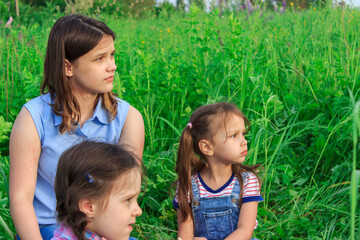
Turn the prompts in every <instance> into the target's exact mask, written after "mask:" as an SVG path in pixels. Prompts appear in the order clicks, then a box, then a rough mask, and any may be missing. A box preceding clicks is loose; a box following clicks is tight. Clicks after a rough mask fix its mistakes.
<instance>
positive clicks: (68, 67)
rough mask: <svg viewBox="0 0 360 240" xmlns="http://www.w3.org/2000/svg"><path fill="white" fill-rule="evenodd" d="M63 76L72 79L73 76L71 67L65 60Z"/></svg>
mask: <svg viewBox="0 0 360 240" xmlns="http://www.w3.org/2000/svg"><path fill="white" fill-rule="evenodd" d="M65 74H66V76H67V77H72V76H73V75H74V72H73V67H72V65H71V63H70V62H69V60H67V59H65Z"/></svg>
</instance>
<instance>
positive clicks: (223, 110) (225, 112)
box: [176, 102, 259, 221]
mask: <svg viewBox="0 0 360 240" xmlns="http://www.w3.org/2000/svg"><path fill="white" fill-rule="evenodd" d="M233 114H235V115H237V116H240V117H242V118H243V119H244V121H245V126H246V128H247V129H249V127H250V123H249V121H248V119H247V118H246V117H245V115H244V114H243V113H242V112H241V111H240V110H239V109H238V108H237V107H236V106H235V105H233V104H231V103H226V102H219V103H214V104H209V105H205V106H201V107H199V108H198V109H196V110H195V112H194V113H193V114H192V115H191V117H190V120H189V123H191V125H192V126H191V127H189V126H187V127H185V129H184V130H183V132H182V134H181V137H180V145H179V149H178V155H177V161H176V173H177V174H178V179H177V181H176V184H177V187H178V189H177V199H178V203H179V206H180V211H181V214H182V216H183V219H182V220H183V221H185V220H186V219H187V218H188V217H189V216H190V217H191V218H192V217H193V216H192V210H191V206H190V205H189V202H188V195H189V193H190V201H192V199H193V193H192V187H191V185H192V184H191V176H192V175H193V174H195V173H196V172H198V171H200V170H201V169H202V168H203V167H204V166H205V164H206V158H205V155H204V154H203V153H202V151H201V150H200V148H199V141H200V140H201V139H208V140H210V139H212V137H213V136H214V135H215V133H216V131H217V129H218V127H219V126H220V124H222V123H223V124H224V126H225V128H226V123H227V122H228V120H229V118H230V117H231V116H232V115H233ZM258 167H259V165H254V166H245V165H243V164H233V165H232V170H233V172H234V173H235V176H236V177H237V179H238V180H239V183H240V186H241V193H240V199H239V206H241V200H242V195H243V178H242V175H241V173H243V172H247V171H251V172H253V173H254V174H255V175H256V177H257V178H258V176H257V174H256V171H255V170H256V169H257V168H258Z"/></svg>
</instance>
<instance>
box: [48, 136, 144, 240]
mask: <svg viewBox="0 0 360 240" xmlns="http://www.w3.org/2000/svg"><path fill="white" fill-rule="evenodd" d="M141 175H142V171H141V167H140V165H139V161H137V160H136V157H135V156H134V155H133V154H132V153H131V152H129V151H128V150H126V148H124V147H123V146H120V145H115V144H109V143H103V142H94V141H83V142H81V143H79V144H77V145H75V146H73V147H71V148H70V149H68V150H66V151H65V152H64V153H63V154H62V155H61V156H60V159H59V164H58V168H57V173H56V177H55V194H56V200H57V204H56V210H57V216H58V220H59V222H61V224H60V227H59V228H57V229H56V230H55V232H54V237H53V238H52V240H85V239H92V240H101V239H106V240H128V239H134V238H131V237H130V233H131V231H132V229H133V225H134V224H135V222H136V217H138V216H140V215H141V213H142V211H141V209H140V207H139V205H138V203H137V198H138V196H139V193H140V188H141ZM129 237H130V238H129Z"/></svg>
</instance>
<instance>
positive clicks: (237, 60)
mask: <svg viewBox="0 0 360 240" xmlns="http://www.w3.org/2000/svg"><path fill="white" fill-rule="evenodd" d="M59 16H61V13H58V12H57V11H56V10H55V8H52V7H48V8H46V9H43V10H42V11H41V12H40V13H37V15H36V16H35V15H31V16H29V17H27V18H24V19H23V20H22V21H15V22H14V23H13V25H12V27H11V28H5V27H4V25H2V26H1V30H0V34H1V38H0V56H1V58H0V65H1V66H2V67H1V68H0V89H1V95H0V98H1V105H0V151H1V154H0V157H1V165H0V169H1V172H0V173H1V175H2V177H1V178H0V214H1V215H0V216H1V218H0V229H1V230H0V239H10V238H11V237H10V236H11V235H12V234H13V233H15V229H14V227H13V224H12V222H11V217H10V214H9V210H8V207H9V206H8V182H7V179H8V172H9V157H8V136H9V131H10V129H11V124H12V122H13V121H14V119H15V117H16V115H17V113H18V112H19V110H20V109H21V106H22V104H24V103H25V102H26V101H28V100H29V99H31V98H34V97H36V96H38V95H39V93H40V90H39V86H40V82H41V78H42V70H43V61H44V55H45V48H46V40H47V36H48V34H49V31H50V29H51V27H52V25H53V23H54V21H55V20H56V19H57V18H58V17H59ZM99 17H100V19H101V20H103V21H105V22H106V23H107V24H108V25H109V26H110V27H111V28H112V29H113V30H114V31H115V33H116V34H117V38H116V41H115V47H116V49H117V50H116V51H117V52H116V63H117V66H118V68H117V74H116V87H115V89H114V91H115V92H116V93H117V94H118V95H119V96H120V97H121V98H123V99H125V100H126V101H128V102H129V103H131V104H132V105H133V106H134V107H136V108H137V109H139V111H140V112H141V113H142V115H143V117H144V121H145V128H146V130H145V131H146V143H145V151H144V159H143V160H144V163H145V166H146V169H147V171H146V172H147V183H146V186H145V185H144V191H143V194H142V196H141V198H140V199H139V203H140V205H141V207H142V209H143V210H144V213H143V215H142V216H141V217H140V218H139V221H138V222H139V224H138V225H137V227H136V229H135V230H134V232H133V234H132V235H133V236H134V237H136V238H139V239H140V240H142V239H175V237H176V214H175V211H174V209H173V208H172V203H171V202H172V196H173V193H174V189H172V188H171V185H172V183H173V182H174V180H175V178H176V174H175V173H174V166H175V160H176V150H177V146H178V139H179V135H180V132H181V131H182V128H183V127H185V125H186V124H187V122H188V119H189V117H190V115H191V113H192V112H193V110H195V109H196V108H197V107H199V106H201V105H203V104H206V103H212V102H216V101H231V102H233V103H235V104H236V105H238V106H239V107H240V109H242V110H243V112H244V113H245V115H246V116H247V117H248V119H249V120H250V122H251V129H250V132H249V134H248V136H247V138H248V139H249V148H250V150H249V154H248V158H247V160H246V163H247V164H254V163H260V164H262V165H263V167H264V169H263V170H262V171H261V173H260V174H261V178H262V195H263V197H264V199H265V201H264V202H262V203H260V205H259V211H258V221H259V227H258V228H257V230H256V231H255V236H256V237H257V238H259V239H359V238H358V237H356V236H359V234H360V231H359V230H360V226H359V213H360V211H359V209H360V208H359V195H358V191H357V189H358V186H359V184H358V183H359V179H360V171H357V170H356V169H360V166H359V165H360V163H359V161H358V160H359V159H360V157H359V153H360V143H359V130H360V120H359V108H360V102H359V101H360V93H359V89H360V74H359V71H360V62H359V61H360V59H359V54H360V38H359V36H360V29H359V26H360V24H359V19H360V12H359V11H358V10H354V9H345V8H331V7H328V8H323V9H319V8H316V7H311V8H310V9H309V10H305V11H297V12H295V11H293V10H291V8H289V9H288V10H287V11H286V12H285V13H284V14H279V13H274V12H264V13H262V14H261V13H260V11H255V12H254V13H253V14H251V15H249V14H248V13H246V12H243V13H239V14H236V15H226V16H223V17H219V16H218V14H216V13H215V14H205V13H202V12H201V11H199V9H197V8H192V9H191V11H190V13H188V14H181V13H176V14H172V15H171V16H168V15H167V14H166V13H161V14H160V16H159V17H158V18H156V17H154V16H152V15H151V14H149V15H148V16H147V17H146V18H144V19H140V20H139V19H119V18H117V17H116V16H103V15H100V16H99Z"/></svg>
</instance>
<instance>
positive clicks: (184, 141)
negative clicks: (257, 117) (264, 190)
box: [173, 102, 263, 240]
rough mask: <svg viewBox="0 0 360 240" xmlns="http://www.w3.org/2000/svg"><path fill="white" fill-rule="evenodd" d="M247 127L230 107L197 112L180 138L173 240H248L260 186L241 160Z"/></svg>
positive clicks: (224, 105)
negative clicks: (175, 219) (176, 236)
mask: <svg viewBox="0 0 360 240" xmlns="http://www.w3.org/2000/svg"><path fill="white" fill-rule="evenodd" d="M248 126H249V122H248V120H247V119H246V117H245V116H244V114H243V113H242V112H241V111H240V110H239V109H238V108H237V107H236V106H234V105H233V104H230V103H223V102H221V103H215V104H210V105H206V106H202V107H200V108H198V109H197V110H196V111H195V112H194V113H193V114H192V115H191V117H190V120H189V123H188V125H187V126H186V127H185V129H184V130H183V132H182V135H181V138H180V145H179V149H178V157H177V162H176V172H177V174H178V179H177V181H176V183H177V192H176V196H175V198H174V201H173V205H174V207H175V208H177V215H178V216H177V219H178V238H179V239H182V240H193V239H194V240H204V239H207V240H223V239H226V240H231V239H234V240H235V239H236V240H239V239H251V237H252V234H253V231H254V228H256V226H257V220H256V216H257V207H258V202H259V201H262V200H263V198H262V197H261V195H260V182H259V178H258V176H257V174H256V168H257V167H259V166H258V165H256V166H251V167H250V166H245V165H243V164H242V163H243V162H244V161H245V157H246V155H247V151H248V148H247V141H246V139H245V133H246V132H247V129H248Z"/></svg>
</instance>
